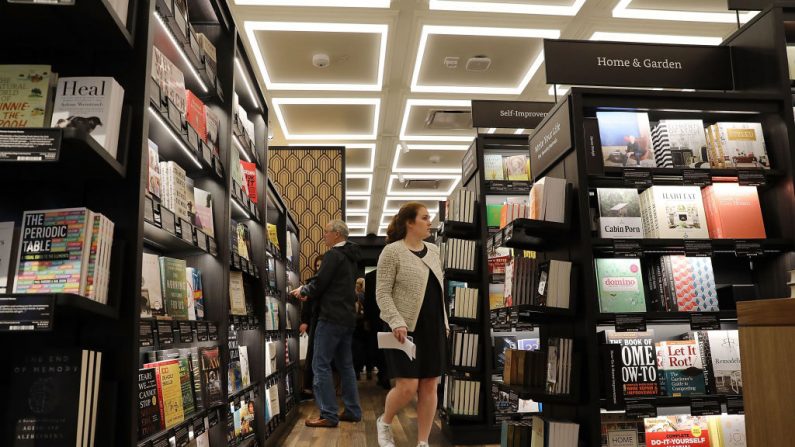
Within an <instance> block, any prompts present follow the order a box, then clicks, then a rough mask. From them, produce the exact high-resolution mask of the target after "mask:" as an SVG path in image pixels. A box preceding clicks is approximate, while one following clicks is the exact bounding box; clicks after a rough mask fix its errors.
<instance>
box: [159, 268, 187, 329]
mask: <svg viewBox="0 0 795 447" xmlns="http://www.w3.org/2000/svg"><path fill="white" fill-rule="evenodd" d="M185 268H186V266H185V260H183V259H174V258H168V257H165V256H163V257H161V258H160V288H161V290H162V292H163V301H164V304H165V309H166V314H167V315H168V316H170V317H171V318H173V319H175V320H187V319H188V290H187V287H186V286H185V284H186V282H185V281H186V279H185Z"/></svg>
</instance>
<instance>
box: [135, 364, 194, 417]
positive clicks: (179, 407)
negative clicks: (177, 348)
mask: <svg viewBox="0 0 795 447" xmlns="http://www.w3.org/2000/svg"><path fill="white" fill-rule="evenodd" d="M144 368H155V375H156V377H157V394H158V401H159V404H160V419H161V420H162V421H163V426H164V427H165V428H171V427H173V426H175V425H177V424H179V423H181V422H182V421H184V420H185V413H184V410H183V408H184V407H183V398H182V383H181V381H180V365H179V361H177V360H163V361H161V362H154V363H147V364H144Z"/></svg>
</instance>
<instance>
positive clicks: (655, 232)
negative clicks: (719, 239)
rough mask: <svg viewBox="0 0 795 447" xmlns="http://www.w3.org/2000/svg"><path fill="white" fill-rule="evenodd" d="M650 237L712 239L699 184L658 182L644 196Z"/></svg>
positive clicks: (644, 215)
mask: <svg viewBox="0 0 795 447" xmlns="http://www.w3.org/2000/svg"><path fill="white" fill-rule="evenodd" d="M640 203H641V216H642V218H643V229H644V232H645V233H646V237H652V238H663V239H693V238H702V239H708V238H709V230H708V229H707V219H706V214H705V213H704V202H703V201H702V198H701V189H700V188H699V187H698V186H661V185H655V186H652V187H651V188H649V189H647V190H645V191H643V193H642V194H641V195H640Z"/></svg>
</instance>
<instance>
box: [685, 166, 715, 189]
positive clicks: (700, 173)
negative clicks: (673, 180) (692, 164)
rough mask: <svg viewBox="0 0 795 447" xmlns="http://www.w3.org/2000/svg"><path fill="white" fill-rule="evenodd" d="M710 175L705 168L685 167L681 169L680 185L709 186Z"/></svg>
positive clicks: (710, 182) (710, 181)
mask: <svg viewBox="0 0 795 447" xmlns="http://www.w3.org/2000/svg"><path fill="white" fill-rule="evenodd" d="M711 184H712V177H711V176H710V175H709V171H708V170H706V169H685V170H684V171H682V185H684V186H701V187H703V186H709V185H711Z"/></svg>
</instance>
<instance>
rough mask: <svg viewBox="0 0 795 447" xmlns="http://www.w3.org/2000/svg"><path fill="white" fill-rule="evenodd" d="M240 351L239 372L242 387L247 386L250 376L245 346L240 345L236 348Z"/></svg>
mask: <svg viewBox="0 0 795 447" xmlns="http://www.w3.org/2000/svg"><path fill="white" fill-rule="evenodd" d="M238 350H239V352H240V374H241V382H242V385H243V387H247V386H249V385H250V384H251V376H250V374H249V367H248V348H247V347H246V346H242V345H241V346H240V347H239V348H238Z"/></svg>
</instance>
